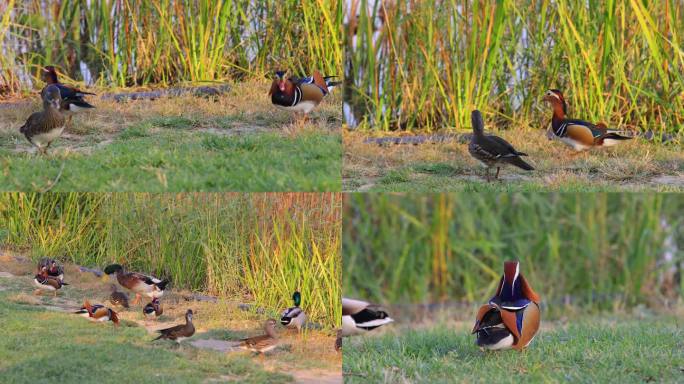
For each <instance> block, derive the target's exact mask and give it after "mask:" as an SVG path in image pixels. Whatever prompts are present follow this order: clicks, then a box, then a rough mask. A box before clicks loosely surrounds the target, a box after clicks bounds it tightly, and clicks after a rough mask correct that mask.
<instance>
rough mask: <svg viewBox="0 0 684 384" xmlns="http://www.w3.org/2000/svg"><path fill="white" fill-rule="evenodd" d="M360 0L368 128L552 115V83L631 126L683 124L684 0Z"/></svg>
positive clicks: (361, 90) (353, 85)
mask: <svg viewBox="0 0 684 384" xmlns="http://www.w3.org/2000/svg"><path fill="white" fill-rule="evenodd" d="M483 4H484V3H482V2H480V1H471V0H461V1H457V0H449V1H447V0H437V1H423V0H384V1H383V0H377V1H369V0H350V1H349V5H348V8H347V12H348V14H349V17H348V21H349V22H348V24H347V28H346V32H345V38H346V44H345V45H346V49H347V57H348V63H347V66H346V67H345V70H346V74H345V75H346V86H347V90H346V97H345V100H346V101H347V102H348V103H349V105H350V106H351V109H352V111H353V113H352V114H351V115H348V119H350V120H353V122H354V123H355V124H358V125H359V126H360V127H361V128H362V129H371V130H380V131H386V130H395V129H407V130H412V129H421V130H428V131H430V130H436V129H440V128H443V127H450V128H451V127H454V128H456V129H464V128H469V127H470V122H469V121H470V120H469V115H470V111H471V110H472V109H473V108H478V109H480V110H482V111H484V113H485V114H486V115H489V116H491V117H492V119H493V120H495V122H496V125H497V126H498V127H499V128H506V127H511V128H514V127H516V126H520V125H529V126H533V127H539V128H541V127H545V126H546V124H547V122H548V120H549V116H550V111H548V110H547V108H546V107H545V106H544V105H543V104H542V101H541V97H542V96H543V93H544V92H545V91H546V90H547V89H550V88H559V89H562V90H563V91H564V93H565V95H566V98H567V100H568V101H569V104H570V110H569V113H570V115H574V116H576V117H581V118H584V119H591V120H592V121H608V122H610V123H611V125H612V126H617V127H620V128H624V129H634V130H651V131H655V132H670V133H672V132H675V133H676V132H680V131H681V130H682V127H683V125H684V50H683V49H682V39H683V38H684V3H682V2H681V1H678V0H664V1H655V2H643V1H636V0H610V1H595V0H589V1H570V2H564V1H552V0H498V1H496V2H487V5H483Z"/></svg>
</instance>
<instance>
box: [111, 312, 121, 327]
mask: <svg viewBox="0 0 684 384" xmlns="http://www.w3.org/2000/svg"><path fill="white" fill-rule="evenodd" d="M109 319H110V320H112V323H114V325H119V315H118V314H117V313H116V312H114V311H113V310H111V309H110V310H109Z"/></svg>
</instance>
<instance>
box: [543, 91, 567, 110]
mask: <svg viewBox="0 0 684 384" xmlns="http://www.w3.org/2000/svg"><path fill="white" fill-rule="evenodd" d="M543 100H544V101H546V102H547V103H549V104H551V106H552V107H553V108H554V112H555V110H556V106H558V107H559V109H560V110H562V111H563V115H565V114H567V113H568V104H567V103H566V102H565V97H564V96H563V92H561V91H560V90H558V89H549V90H548V91H546V93H544V98H543Z"/></svg>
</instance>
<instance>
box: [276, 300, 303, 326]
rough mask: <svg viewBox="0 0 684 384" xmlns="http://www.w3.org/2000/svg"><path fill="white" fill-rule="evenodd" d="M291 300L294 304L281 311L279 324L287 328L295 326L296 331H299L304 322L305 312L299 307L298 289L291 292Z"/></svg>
mask: <svg viewBox="0 0 684 384" xmlns="http://www.w3.org/2000/svg"><path fill="white" fill-rule="evenodd" d="M292 301H293V302H294V306H293V307H290V308H287V309H286V310H284V311H283V313H282V315H281V318H280V324H282V325H284V326H285V327H287V328H290V329H293V328H296V329H297V331H301V330H302V327H303V326H304V323H306V313H304V311H303V310H302V309H301V308H300V307H299V306H300V305H301V303H302V294H301V293H299V291H295V293H293V294H292Z"/></svg>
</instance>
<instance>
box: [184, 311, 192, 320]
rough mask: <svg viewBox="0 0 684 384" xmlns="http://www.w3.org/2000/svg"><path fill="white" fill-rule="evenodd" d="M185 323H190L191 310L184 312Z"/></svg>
mask: <svg viewBox="0 0 684 384" xmlns="http://www.w3.org/2000/svg"><path fill="white" fill-rule="evenodd" d="M185 321H186V322H188V323H192V309H188V311H187V312H185Z"/></svg>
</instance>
